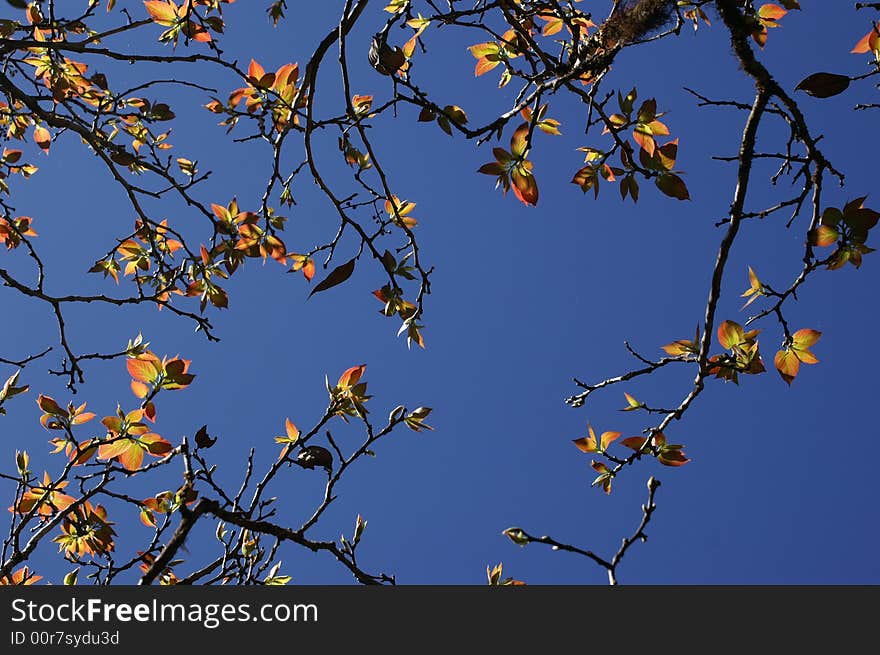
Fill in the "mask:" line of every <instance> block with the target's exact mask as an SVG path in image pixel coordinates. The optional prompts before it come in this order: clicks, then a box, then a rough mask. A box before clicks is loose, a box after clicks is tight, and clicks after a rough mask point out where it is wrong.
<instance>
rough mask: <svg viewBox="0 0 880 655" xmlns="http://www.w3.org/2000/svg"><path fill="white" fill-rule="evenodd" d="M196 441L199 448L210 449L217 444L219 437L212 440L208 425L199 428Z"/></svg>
mask: <svg viewBox="0 0 880 655" xmlns="http://www.w3.org/2000/svg"><path fill="white" fill-rule="evenodd" d="M195 440H196V446H198V447H199V448H210V447H211V446H213V445H214V444H215V443H217V437H214V438H213V439H212V438H211V436H210V435H209V434H208V426H207V425H203V426H202V427H200V428H199V430H198V432H196V436H195Z"/></svg>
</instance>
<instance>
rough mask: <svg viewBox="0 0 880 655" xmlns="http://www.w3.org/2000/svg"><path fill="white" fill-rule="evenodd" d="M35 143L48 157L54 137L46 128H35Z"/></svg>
mask: <svg viewBox="0 0 880 655" xmlns="http://www.w3.org/2000/svg"><path fill="white" fill-rule="evenodd" d="M34 143H36V144H37V145H38V146H39V147H40V149H41V150H42V151H43V152H45V153H46V154H47V155H48V154H49V146H50V145H51V144H52V135H51V134H49V130H47V129H46V128H45V127H40V126H38V127H35V128H34Z"/></svg>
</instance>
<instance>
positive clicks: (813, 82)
mask: <svg viewBox="0 0 880 655" xmlns="http://www.w3.org/2000/svg"><path fill="white" fill-rule="evenodd" d="M848 87H849V78H848V77H847V76H846V75H836V74H834V73H813V74H812V75H810V76H808V77H805V78H804V79H802V80H801V82H800V84H798V85H797V86H796V87H794V88H795V91H803V92H804V93H807V94H809V95H811V96H813V97H814V98H830V97H831V96H836V95H838V94H839V93H843V92H844V91H846V90H847V88H848Z"/></svg>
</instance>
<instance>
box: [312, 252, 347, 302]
mask: <svg viewBox="0 0 880 655" xmlns="http://www.w3.org/2000/svg"><path fill="white" fill-rule="evenodd" d="M352 273H354V260H353V259H351V260H349V261H347V262H345V263H344V264H340V265H339V266H337V267H336V268H334V269H333V270H332V271H330V275H328V276H327V277H325V278H324V279H323V280H321V281H320V282H319V283H318V284H317V286H316V287H315V288H314V289H312V292H311V293H310V294H309V298H311V297H312V296H313V295H315V294H316V293H318V292H319V291H326V290H327V289H330V288H332V287H335V286H336V285H337V284H342V283H343V282H345V281H346V280H347V279H348V278H350V277H351V274H352Z"/></svg>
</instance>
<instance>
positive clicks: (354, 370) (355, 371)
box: [336, 364, 367, 389]
mask: <svg viewBox="0 0 880 655" xmlns="http://www.w3.org/2000/svg"><path fill="white" fill-rule="evenodd" d="M366 368H367V365H366V364H361V365H359V366H352V367H351V368H350V369H348V370H346V371H345V372H344V373H343V374H342V375H341V376H340V377H339V382H337V383H336V386H337V387H341V388H343V389H348V388H350V387H353V386H354V385H356V384H357V383H358V380H360V379H361V376H362V375H363V374H364V370H365V369H366Z"/></svg>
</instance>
